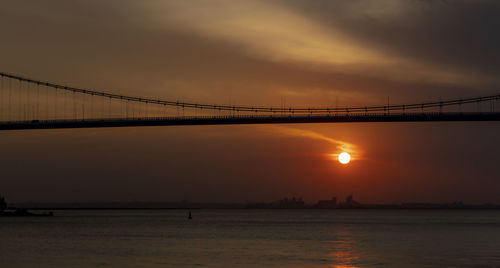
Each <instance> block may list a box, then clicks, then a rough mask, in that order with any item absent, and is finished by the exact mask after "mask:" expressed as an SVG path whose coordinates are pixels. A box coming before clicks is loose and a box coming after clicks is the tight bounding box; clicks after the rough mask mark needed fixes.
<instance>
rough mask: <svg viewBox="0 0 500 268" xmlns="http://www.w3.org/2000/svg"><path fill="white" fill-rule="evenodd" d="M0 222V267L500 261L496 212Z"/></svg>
mask: <svg viewBox="0 0 500 268" xmlns="http://www.w3.org/2000/svg"><path fill="white" fill-rule="evenodd" d="M55 215H56V216H55V217H52V218H51V217H47V218H45V217H44V218H41V217H40V218H35V217H25V218H0V267H2V268H4V267H5V268H8V267H500V211H499V210H496V211H495V210H225V209H219V210H208V209H200V210H192V215H193V219H192V220H188V219H187V216H188V212H187V211H186V210H64V211H55Z"/></svg>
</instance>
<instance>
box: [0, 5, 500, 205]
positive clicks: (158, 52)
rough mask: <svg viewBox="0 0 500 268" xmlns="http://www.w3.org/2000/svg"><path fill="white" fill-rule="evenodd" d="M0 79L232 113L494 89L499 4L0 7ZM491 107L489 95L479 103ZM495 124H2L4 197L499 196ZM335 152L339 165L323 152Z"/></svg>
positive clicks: (392, 199)
mask: <svg viewBox="0 0 500 268" xmlns="http://www.w3.org/2000/svg"><path fill="white" fill-rule="evenodd" d="M0 4H1V6H2V8H1V9H0V24H1V25H7V26H8V27H2V30H1V31H0V51H1V52H0V55H1V58H0V71H2V72H8V73H14V74H18V75H22V76H27V77H31V78H35V79H41V80H46V81H51V82H57V83H60V84H69V85H73V86H78V87H84V88H94V89H97V90H105V91H109V92H114V93H120V94H126V95H133V96H145V97H155V98H156V97H157V98H162V99H168V100H181V101H192V102H203V103H218V104H231V105H256V104H260V105H275V106H279V105H283V103H286V105H290V106H297V107H310V106H317V107H320V106H321V107H324V106H332V107H333V106H335V105H339V106H351V105H377V104H385V103H386V102H387V98H388V97H389V98H390V102H391V103H394V104H395V103H412V102H421V101H436V100H439V99H450V98H466V97H476V96H481V95H492V94H498V88H499V86H500V78H499V73H500V65H499V64H498V62H500V49H499V47H500V36H499V35H498V29H499V27H500V3H499V2H498V1H460V0H457V1H405V0H401V1H388V0H387V1H385V0H381V1H360V0H352V1H324V0H318V1H305V0H288V1H284V0H283V1H279V0H276V1H258V0H240V1H231V0H214V1H203V0H192V1H160V0H146V1H132V0H104V1H103V0H73V1H62V0H48V1H43V2H40V1H35V0H16V1H11V0H0ZM496 106H497V107H499V108H500V103H498V102H497V103H496ZM498 137H500V125H499V124H498V123H496V122H474V123H471V122H469V123H466V122H455V123H366V124H360V123H359V124H296V125H255V126H190V127H142V128H120V129H70V130H37V131H34V130H33V131H31V130H30V131H5V132H1V133H0V148H1V150H0V168H1V170H2V175H1V177H0V194H3V195H5V196H6V197H7V199H8V200H11V201H13V202H25V201H35V202H88V201H91V202H96V201H127V202H128V201H153V202H159V201H178V200H190V201H198V202H200V201H201V202H247V201H249V202H250V201H251V202H257V201H273V200H277V199H281V198H283V197H285V196H288V197H290V196H301V197H303V198H304V199H305V200H306V202H316V200H318V199H329V198H331V197H332V196H337V197H338V198H345V197H346V196H347V195H349V194H353V195H354V197H355V199H357V200H360V201H361V202H367V203H369V202H372V203H396V202H452V201H459V200H461V201H464V202H468V203H485V202H496V203H500V175H499V174H498V170H497V163H498V160H499V157H498V155H499V153H500V143H499V138H498ZM344 150H345V151H349V152H350V153H351V154H352V156H353V161H352V162H351V163H350V164H348V165H341V164H339V163H338V162H337V161H336V160H335V159H334V158H335V157H334V156H333V155H335V154H338V153H340V152H341V151H344Z"/></svg>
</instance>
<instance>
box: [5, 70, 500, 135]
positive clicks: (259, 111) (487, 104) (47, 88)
mask: <svg viewBox="0 0 500 268" xmlns="http://www.w3.org/2000/svg"><path fill="white" fill-rule="evenodd" d="M499 102H500V94H497V95H489V96H481V97H473V98H462V99H453V100H444V101H442V100H440V101H435V102H420V103H410V104H398V105H389V104H387V105H379V106H353V107H310V108H304V107H284V106H280V107H277V106H275V107H273V106H248V105H247V106H244V105H219V104H206V103H205V104H204V103H193V102H180V101H171V100H163V99H155V98H144V97H134V96H126V95H120V94H116V93H111V92H105V91H99V90H91V89H84V88H78V87H71V86H65V85H61V84H57V83H51V82H45V81H41V80H35V79H31V78H26V77H23V76H18V75H13V74H9V73H4V72H0V130H16V129H51V128H94V127H133V126H173V125H218V124H278V123H347V122H438V121H439V122H442V121H500V112H499V111H497V108H496V107H499V104H500V103H499Z"/></svg>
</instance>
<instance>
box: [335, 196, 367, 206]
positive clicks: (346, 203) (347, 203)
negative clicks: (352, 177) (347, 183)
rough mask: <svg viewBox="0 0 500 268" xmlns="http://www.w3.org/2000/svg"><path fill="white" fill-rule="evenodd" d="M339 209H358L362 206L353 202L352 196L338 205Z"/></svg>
mask: <svg viewBox="0 0 500 268" xmlns="http://www.w3.org/2000/svg"><path fill="white" fill-rule="evenodd" d="M339 207H340V208H360V207H362V205H361V204H360V203H358V202H357V201H355V200H354V198H353V197H352V195H349V196H348V197H346V199H345V202H340V203H339Z"/></svg>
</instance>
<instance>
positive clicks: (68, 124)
mask: <svg viewBox="0 0 500 268" xmlns="http://www.w3.org/2000/svg"><path fill="white" fill-rule="evenodd" d="M443 121H500V113H415V114H349V115H322V116H303V115H302V116H218V117H160V118H129V119H87V120H46V121H38V120H32V121H20V122H0V130H22V129H56V128H102V127H144V126H188V125H240V124H287V123H288V124H292V123H293V124H304V123H372V122H443Z"/></svg>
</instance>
